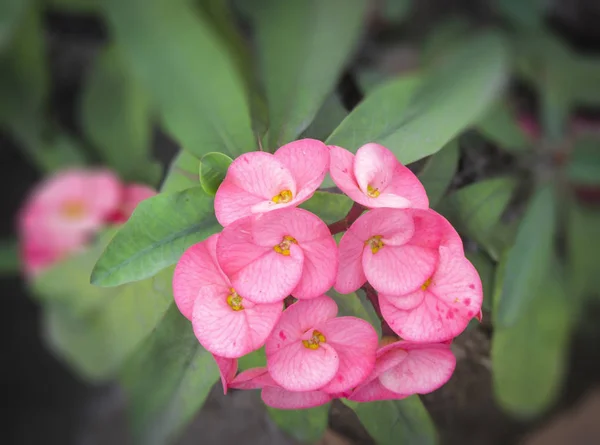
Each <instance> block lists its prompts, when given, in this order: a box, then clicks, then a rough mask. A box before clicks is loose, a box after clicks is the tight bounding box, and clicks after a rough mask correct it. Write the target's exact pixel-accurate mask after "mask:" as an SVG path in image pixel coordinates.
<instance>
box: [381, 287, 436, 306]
mask: <svg viewBox="0 0 600 445" xmlns="http://www.w3.org/2000/svg"><path fill="white" fill-rule="evenodd" d="M382 298H384V299H386V300H387V301H388V303H390V304H392V305H394V306H395V307H397V308H398V309H404V310H408V309H413V308H415V307H417V306H419V305H420V304H421V303H422V302H423V299H424V298H425V291H423V290H422V289H421V288H418V289H417V290H415V291H413V292H410V293H408V294H404V295H389V294H382V293H380V294H379V300H381V299H382Z"/></svg>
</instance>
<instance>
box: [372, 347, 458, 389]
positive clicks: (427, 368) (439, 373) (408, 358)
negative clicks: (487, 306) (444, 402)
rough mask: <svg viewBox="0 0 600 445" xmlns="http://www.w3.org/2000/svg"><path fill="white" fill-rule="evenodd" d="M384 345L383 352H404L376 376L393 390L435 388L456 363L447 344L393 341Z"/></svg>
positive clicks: (447, 378) (442, 383) (441, 383)
mask: <svg viewBox="0 0 600 445" xmlns="http://www.w3.org/2000/svg"><path fill="white" fill-rule="evenodd" d="M390 347H391V348H390ZM388 348H390V349H388V350H387V351H386V355H388V354H389V355H393V354H395V353H397V352H400V353H404V354H405V355H404V359H403V360H402V361H401V362H400V363H398V364H397V365H396V366H394V367H392V368H391V369H389V370H387V371H385V372H383V373H382V374H381V375H380V376H379V380H380V381H381V384H382V385H383V386H384V387H386V388H387V389H389V390H390V391H393V392H396V393H400V394H428V393H430V392H432V391H435V390H436V389H438V388H439V387H441V386H442V385H444V384H445V383H446V382H447V381H448V380H449V379H450V377H451V376H452V373H453V372H454V368H455V367H456V358H455V357H454V355H453V354H452V351H451V350H450V345H445V344H420V345H416V344H409V343H408V342H397V343H394V344H392V345H390V346H389V347H388ZM406 353H408V354H407V355H406Z"/></svg>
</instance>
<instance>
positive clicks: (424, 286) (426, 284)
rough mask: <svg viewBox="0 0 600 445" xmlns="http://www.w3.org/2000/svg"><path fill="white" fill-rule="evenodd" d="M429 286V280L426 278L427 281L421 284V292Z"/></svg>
mask: <svg viewBox="0 0 600 445" xmlns="http://www.w3.org/2000/svg"><path fill="white" fill-rule="evenodd" d="M430 284H431V278H427V281H425V282H424V283H423V285H422V286H421V290H427V288H428V287H429V285H430Z"/></svg>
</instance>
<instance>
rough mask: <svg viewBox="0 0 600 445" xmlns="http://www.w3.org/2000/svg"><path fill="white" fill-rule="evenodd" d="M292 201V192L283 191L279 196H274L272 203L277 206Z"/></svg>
mask: <svg viewBox="0 0 600 445" xmlns="http://www.w3.org/2000/svg"><path fill="white" fill-rule="evenodd" d="M291 200H292V192H291V191H290V190H282V191H281V192H280V193H279V194H278V195H275V196H273V198H271V201H273V202H274V203H275V204H285V203H286V202H290V201H291Z"/></svg>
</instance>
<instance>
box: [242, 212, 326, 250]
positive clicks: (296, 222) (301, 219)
mask: <svg viewBox="0 0 600 445" xmlns="http://www.w3.org/2000/svg"><path fill="white" fill-rule="evenodd" d="M243 227H244V230H245V229H246V227H248V225H244V226H243ZM248 230H250V231H251V233H252V237H253V239H254V241H255V242H256V243H257V244H259V245H261V246H268V247H272V246H273V245H275V244H278V243H280V242H281V239H282V238H283V237H284V236H286V235H290V236H292V237H293V238H294V239H295V240H296V241H297V243H298V244H299V245H300V246H302V245H304V244H305V243H308V242H311V241H317V240H322V239H323V238H331V233H330V232H329V229H328V228H327V225H326V224H325V223H324V222H323V221H322V220H321V218H319V217H318V216H317V215H315V214H314V213H311V212H309V211H308V210H304V209H297V208H294V209H283V210H275V211H273V212H269V213H265V214H262V215H258V216H256V217H255V218H254V219H253V224H252V226H251V227H248Z"/></svg>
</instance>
